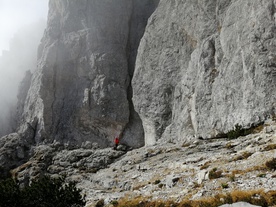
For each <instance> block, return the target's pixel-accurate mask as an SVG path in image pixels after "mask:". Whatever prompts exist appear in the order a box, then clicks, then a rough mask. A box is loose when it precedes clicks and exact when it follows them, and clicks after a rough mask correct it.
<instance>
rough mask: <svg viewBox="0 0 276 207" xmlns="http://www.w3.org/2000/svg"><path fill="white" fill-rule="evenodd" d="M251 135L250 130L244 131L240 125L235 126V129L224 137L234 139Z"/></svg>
mask: <svg viewBox="0 0 276 207" xmlns="http://www.w3.org/2000/svg"><path fill="white" fill-rule="evenodd" d="M251 133H252V128H248V129H245V128H242V126H241V125H239V124H236V125H235V128H234V129H233V130H231V131H229V132H228V133H227V134H226V135H227V138H228V139H236V138H238V137H240V136H246V135H248V134H251Z"/></svg>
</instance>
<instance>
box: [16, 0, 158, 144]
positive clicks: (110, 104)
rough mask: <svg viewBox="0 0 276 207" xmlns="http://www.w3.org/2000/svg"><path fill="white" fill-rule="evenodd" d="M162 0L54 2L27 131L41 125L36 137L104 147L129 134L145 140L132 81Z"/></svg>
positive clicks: (26, 114) (26, 115) (132, 140)
mask: <svg viewBox="0 0 276 207" xmlns="http://www.w3.org/2000/svg"><path fill="white" fill-rule="evenodd" d="M157 3H158V1H148V0H142V1H141V0H139V1H138V0H133V1H129V0H118V1H109V0H101V1H97V0H96V1H65V0H58V1H56V0H50V2H49V8H50V10H49V16H48V25H47V29H46V32H45V35H44V37H43V39H42V44H41V45H40V47H39V59H38V69H37V71H36V72H35V73H34V74H33V78H32V84H31V86H30V89H29V92H28V95H27V98H26V102H25V106H24V110H23V120H22V123H23V124H22V125H21V128H20V132H24V131H25V130H26V129H27V127H28V123H34V125H35V140H36V143H42V142H52V141H53V140H57V141H61V142H63V143H69V144H73V145H81V143H83V142H85V141H90V142H97V143H99V144H100V145H101V146H102V147H104V146H108V145H110V144H111V143H112V141H113V139H114V136H117V135H119V134H121V135H123V136H122V137H123V141H124V143H126V144H128V145H131V146H134V147H140V146H143V145H144V138H143V129H142V125H141V120H140V119H139V117H138V115H137V114H136V113H135V111H134V110H133V106H132V102H131V97H132V94H131V91H132V90H131V85H130V80H131V78H132V74H133V70H134V61H135V57H136V52H137V48H138V45H139V42H140V39H141V37H142V35H143V33H144V29H145V26H146V23H147V19H148V17H149V16H150V15H151V13H152V12H153V11H154V9H155V8H156V6H157Z"/></svg>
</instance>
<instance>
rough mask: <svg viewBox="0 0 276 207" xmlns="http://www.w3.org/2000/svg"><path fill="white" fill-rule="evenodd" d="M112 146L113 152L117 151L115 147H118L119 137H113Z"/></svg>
mask: <svg viewBox="0 0 276 207" xmlns="http://www.w3.org/2000/svg"><path fill="white" fill-rule="evenodd" d="M114 144H115V146H114V150H117V147H118V145H119V136H116V137H115V139H114Z"/></svg>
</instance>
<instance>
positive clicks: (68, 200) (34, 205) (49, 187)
mask: <svg viewBox="0 0 276 207" xmlns="http://www.w3.org/2000/svg"><path fill="white" fill-rule="evenodd" d="M64 180H65V179H64V178H59V179H52V178H50V177H43V178H41V179H39V180H38V181H35V182H33V183H32V184H31V185H30V186H27V187H24V188H22V189H20V188H19V185H18V184H17V183H16V182H14V181H13V180H12V179H8V180H5V181H2V182H1V183H0V207H13V206H21V207H65V206H73V205H74V206H76V207H81V206H84V205H85V201H84V198H83V197H82V196H81V194H80V190H79V189H77V188H76V185H75V183H73V182H70V183H65V181H64Z"/></svg>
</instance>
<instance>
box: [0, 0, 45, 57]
mask: <svg viewBox="0 0 276 207" xmlns="http://www.w3.org/2000/svg"><path fill="white" fill-rule="evenodd" d="M48 1H49V0H0V28H1V30H0V55H1V54H2V50H8V49H9V41H10V39H11V38H12V37H13V35H14V33H16V31H18V30H19V29H20V28H21V27H23V26H26V25H29V24H32V23H34V22H37V21H38V20H39V19H41V18H43V19H46V18H47V13H48Z"/></svg>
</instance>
